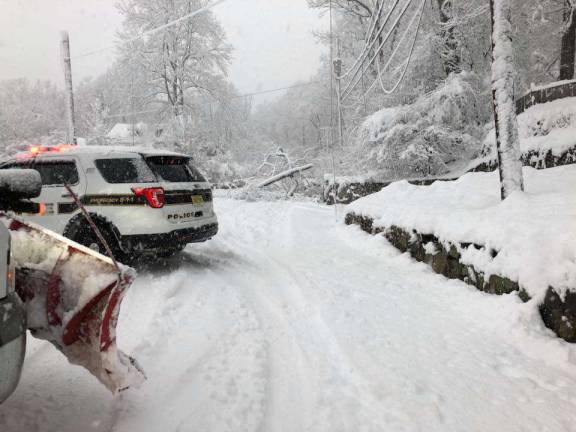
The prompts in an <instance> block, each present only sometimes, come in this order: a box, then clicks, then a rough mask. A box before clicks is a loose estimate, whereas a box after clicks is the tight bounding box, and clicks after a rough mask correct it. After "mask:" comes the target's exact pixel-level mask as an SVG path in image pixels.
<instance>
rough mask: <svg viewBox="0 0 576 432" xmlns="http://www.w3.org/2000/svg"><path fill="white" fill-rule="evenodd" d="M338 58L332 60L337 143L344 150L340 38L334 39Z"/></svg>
mask: <svg viewBox="0 0 576 432" xmlns="http://www.w3.org/2000/svg"><path fill="white" fill-rule="evenodd" d="M336 46H337V47H338V57H336V59H334V65H333V66H334V77H335V78H336V98H337V109H338V142H339V143H340V148H344V117H343V113H342V82H341V81H342V79H341V77H342V58H341V57H340V38H336Z"/></svg>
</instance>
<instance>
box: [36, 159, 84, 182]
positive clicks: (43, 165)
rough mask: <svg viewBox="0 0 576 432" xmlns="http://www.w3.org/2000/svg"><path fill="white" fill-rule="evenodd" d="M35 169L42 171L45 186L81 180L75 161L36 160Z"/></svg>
mask: <svg viewBox="0 0 576 432" xmlns="http://www.w3.org/2000/svg"><path fill="white" fill-rule="evenodd" d="M34 169H35V170H36V171H38V172H39V173H40V177H41V178H42V185H43V186H61V185H64V184H68V185H75V184H77V183H78V181H79V177H78V170H77V169H76V164H75V163H74V162H73V161H54V162H48V161H42V162H36V164H34Z"/></svg>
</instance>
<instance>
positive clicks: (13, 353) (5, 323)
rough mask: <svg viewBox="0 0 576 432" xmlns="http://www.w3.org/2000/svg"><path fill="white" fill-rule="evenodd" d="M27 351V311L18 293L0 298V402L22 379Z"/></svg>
mask: <svg viewBox="0 0 576 432" xmlns="http://www.w3.org/2000/svg"><path fill="white" fill-rule="evenodd" d="M25 353H26V313H25V311H24V308H23V306H22V302H21V301H20V298H19V297H18V295H17V294H16V293H11V294H8V296H7V297H5V298H3V299H2V300H0V403H2V402H3V401H4V400H5V399H6V398H7V397H8V396H10V394H12V392H13V391H14V389H15V388H16V386H17V385H18V381H20V374H21V372H22V364H23V363H24V355H25Z"/></svg>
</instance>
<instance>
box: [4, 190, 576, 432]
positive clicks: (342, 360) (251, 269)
mask: <svg viewBox="0 0 576 432" xmlns="http://www.w3.org/2000/svg"><path fill="white" fill-rule="evenodd" d="M215 205H216V211H217V212H218V214H219V217H220V222H221V231H220V233H219V234H218V236H217V237H216V238H215V239H214V240H213V241H210V242H207V243H205V244H200V245H191V246H190V247H188V248H187V249H186V251H185V252H184V254H183V255H182V257H180V259H173V260H169V261H164V262H162V261H160V262H157V263H154V265H153V266H151V267H149V268H143V269H140V276H139V278H138V279H137V280H136V282H135V283H134V285H133V287H132V289H131V290H130V291H129V293H128V295H127V298H126V300H125V302H124V304H123V310H122V313H121V315H120V321H119V323H118V337H119V344H120V345H121V346H122V347H123V348H125V349H126V350H127V351H128V352H129V353H130V354H133V355H134V356H136V357H137V358H138V359H139V361H140V362H141V364H142V366H143V367H144V369H145V370H146V373H147V376H148V380H147V381H146V382H145V383H144V384H143V385H142V387H141V388H140V389H138V390H129V391H127V392H125V393H122V394H120V395H119V396H116V397H112V396H111V395H110V394H109V392H107V391H106V390H105V389H104V387H102V386H100V385H99V384H98V383H97V382H96V380H94V379H93V378H92V377H91V376H90V374H89V373H88V372H86V371H85V370H83V369H81V368H78V367H73V366H70V365H69V364H68V363H67V361H66V359H65V358H64V357H63V356H62V355H61V354H60V353H58V352H57V351H56V350H54V349H53V348H52V347H51V346H49V345H47V344H46V343H44V342H40V341H37V340H34V339H32V338H31V339H30V343H29V347H28V355H27V358H26V363H25V365H24V371H23V377H22V382H21V384H20V386H19V387H18V389H17V391H16V393H15V394H14V395H13V396H12V397H11V398H10V399H9V400H8V401H7V402H6V403H5V404H3V405H2V406H0V431H2V432H23V431H26V432H54V431H58V432H78V431H91V432H134V431H138V432H158V431H166V432H193V431H194V432H196V431H202V432H203V431H209V432H240V431H242V432H252V431H254V432H257V431H266V432H285V431H290V432H352V431H353V432H356V431H358V432H389V431H407V432H415V431H426V432H457V431H466V432H486V431H506V432H526V431H538V432H572V431H574V408H575V406H576V368H575V364H576V360H575V359H576V346H572V345H569V344H567V343H564V342H563V341H561V340H559V339H556V338H553V337H550V332H549V331H548V330H547V329H545V328H544V327H543V325H542V324H541V323H540V322H539V321H538V320H535V319H533V318H534V310H533V308H531V307H529V306H528V305H524V304H522V303H521V302H520V300H518V298H517V297H516V296H504V297H496V296H490V295H487V294H484V293H481V292H479V291H476V290H474V289H472V288H469V287H467V285H465V284H463V283H462V282H459V281H447V280H446V279H445V278H443V277H440V276H438V275H436V274H434V273H433V272H432V271H431V270H430V269H429V268H428V267H427V266H425V265H420V264H415V263H414V262H413V260H411V259H409V258H408V257H407V256H406V255H404V254H400V253H398V251H396V250H395V249H394V248H392V247H391V246H390V245H388V244H387V243H386V242H385V241H384V240H383V239H382V238H380V237H372V236H368V235H367V234H364V233H362V232H361V231H360V230H358V229H357V228H351V227H345V226H343V225H342V224H341V223H339V222H336V221H335V218H334V210H333V209H329V208H327V207H324V206H318V205H315V204H312V203H296V202H286V201H283V202H257V203H248V202H244V201H237V200H224V199H216V200H215Z"/></svg>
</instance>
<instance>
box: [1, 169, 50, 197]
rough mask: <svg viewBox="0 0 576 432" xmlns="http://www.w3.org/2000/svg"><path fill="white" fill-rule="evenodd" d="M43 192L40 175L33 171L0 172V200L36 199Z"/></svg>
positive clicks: (11, 170)
mask: <svg viewBox="0 0 576 432" xmlns="http://www.w3.org/2000/svg"><path fill="white" fill-rule="evenodd" d="M41 192H42V179H41V178H40V173H39V172H38V171H36V170H33V169H5V170H0V199H2V200H5V199H6V198H8V199H9V200H19V199H29V198H36V197H38V196H39V195H40V193H41Z"/></svg>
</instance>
